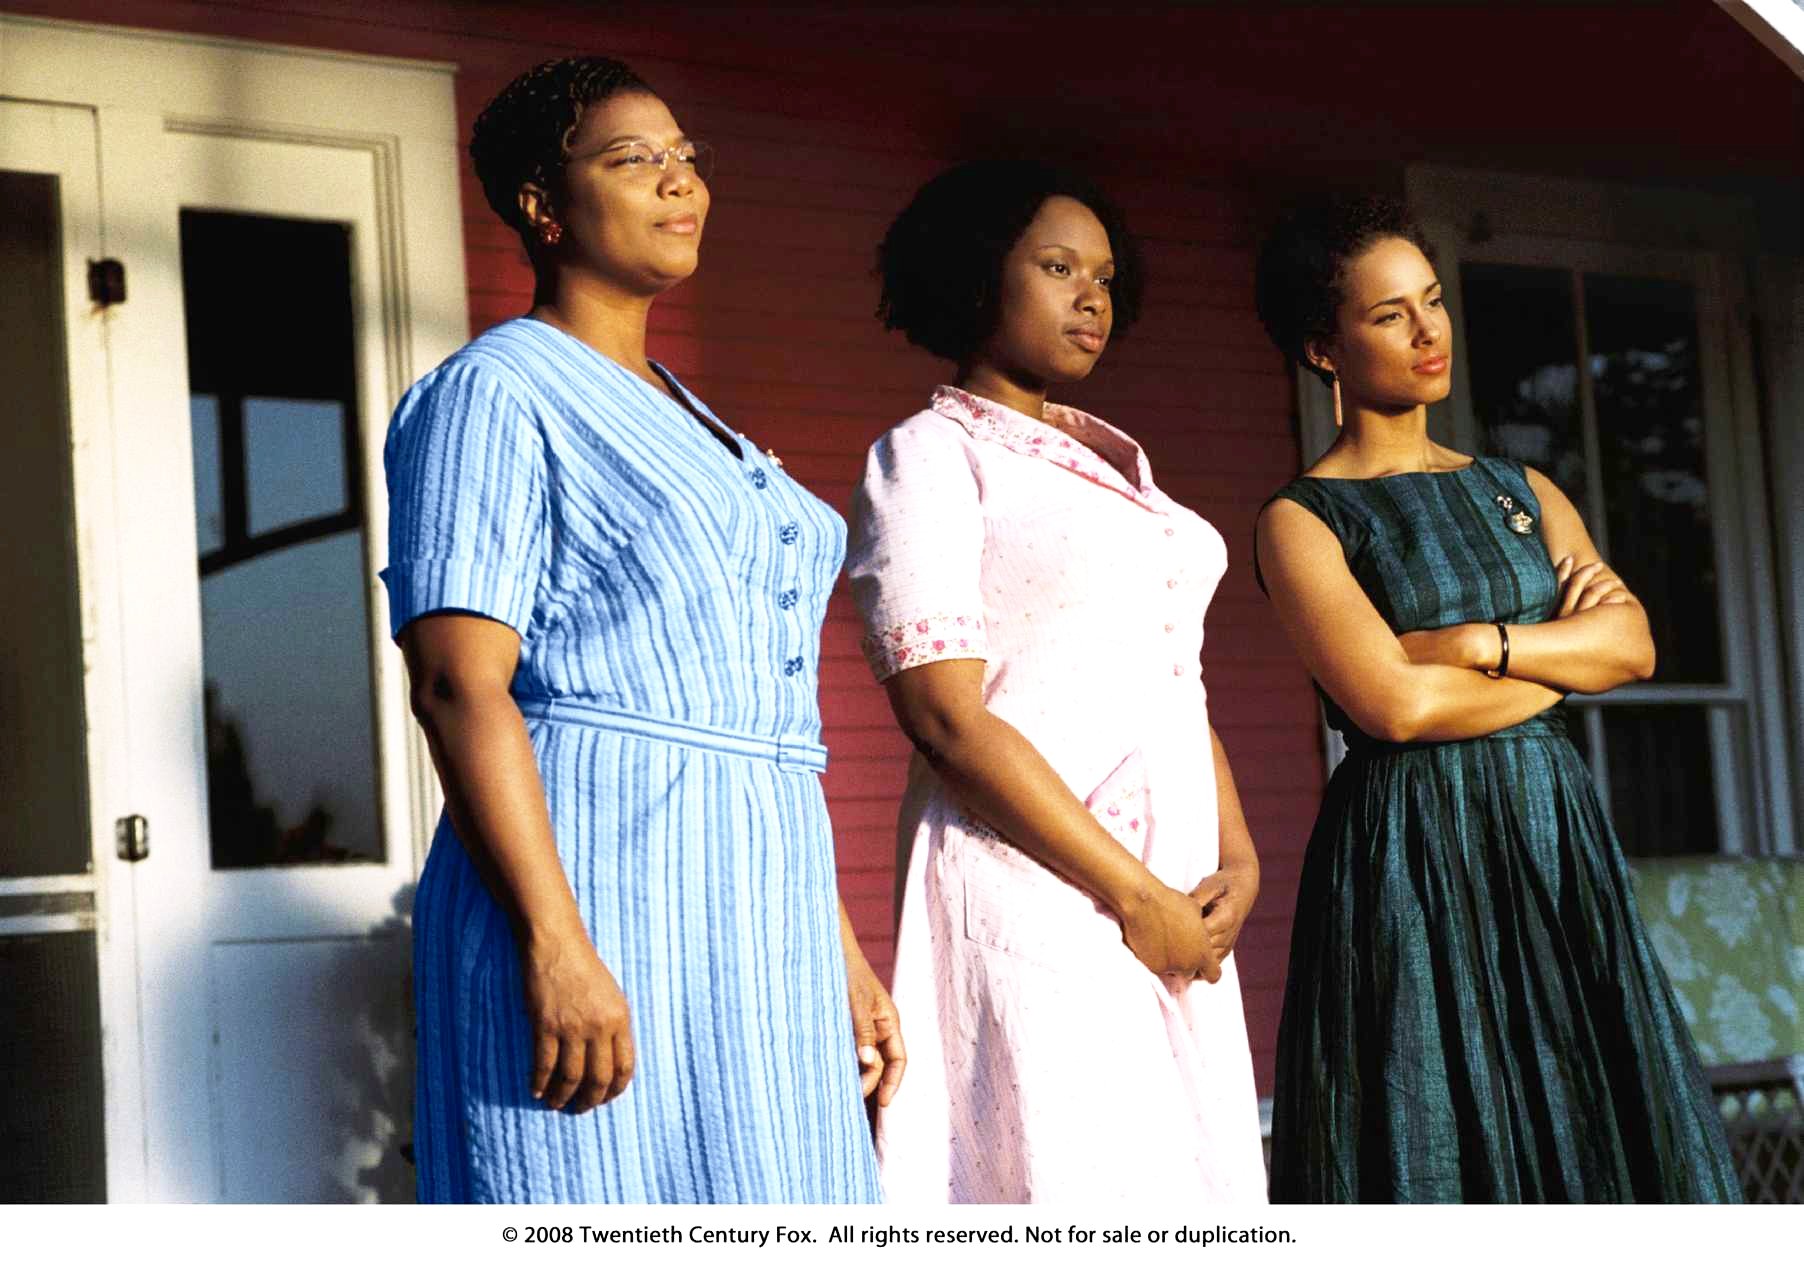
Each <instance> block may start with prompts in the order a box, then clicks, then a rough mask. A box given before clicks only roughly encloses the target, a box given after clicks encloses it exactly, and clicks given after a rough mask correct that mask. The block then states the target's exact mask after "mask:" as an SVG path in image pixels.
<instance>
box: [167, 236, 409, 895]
mask: <svg viewBox="0 0 1804 1280" xmlns="http://www.w3.org/2000/svg"><path fill="white" fill-rule="evenodd" d="M246 262H255V263H257V264H259V266H258V269H259V272H260V278H259V284H260V287H261V289H262V291H263V293H264V295H265V296H268V297H272V298H280V299H281V305H280V306H275V307H270V308H268V309H266V311H265V312H264V313H263V321H262V322H261V323H260V324H259V325H256V326H247V325H245V324H244V321H243V294H242V283H243V280H242V276H243V264H244V263H246ZM350 272H351V263H350V238H349V236H348V234H347V232H346V229H345V228H343V227H340V226H332V225H328V224H322V223H311V222H300V221H292V220H288V219H282V218H267V217H251V216H246V215H242V214H220V213H200V212H195V211H193V210H186V211H184V212H183V214H182V285H183V293H184V302H185V310H186V319H187V327H188V355H189V368H188V379H189V385H190V390H191V393H192V394H193V395H194V396H195V397H196V400H197V402H200V401H202V400H204V401H205V402H206V403H208V404H217V406H218V409H217V413H216V415H214V416H212V417H205V416H197V418H196V427H197V432H198V431H206V430H209V429H211V430H214V431H216V434H217V437H218V443H217V444H216V445H214V446H212V448H213V451H214V452H215V453H216V455H217V457H218V459H219V463H218V466H219V473H220V475H221V477H222V479H221V485H220V491H221V497H220V503H219V507H220V516H221V523H222V526H223V537H222V540H221V542H220V543H219V545H218V546H217V547H216V548H214V549H213V550H212V552H211V554H209V550H208V547H207V544H206V543H205V542H204V541H203V543H202V555H203V562H202V577H201V645H202V659H203V672H204V679H205V698H206V723H207V798H208V816H209V821H210V823H211V831H212V844H213V849H212V858H213V866H214V867H215V868H216V869H225V868H237V867H259V866H269V865H291V864H295V863H317V862H371V861H381V860H382V858H383V850H382V842H381V829H380V823H379V808H378V803H377V772H376V768H377V766H376V750H375V708H374V703H373V700H372V697H371V692H370V690H371V670H370V662H371V654H370V643H371V642H370V634H369V612H368V607H367V585H368V569H367V566H366V563H365V561H366V554H365V548H364V534H363V527H362V517H361V506H360V502H359V499H358V490H359V486H358V483H357V477H356V475H355V473H354V472H353V471H351V470H350V468H349V466H348V465H347V459H348V458H352V457H355V456H357V455H356V441H357V431H358V423H357V419H356V412H355V408H356V394H355V352H354V349H353V346H352V310H351V274H350ZM195 448H196V453H197V457H198V456H199V454H200V453H202V452H203V451H204V449H205V448H206V446H204V445H203V444H202V443H201V442H200V441H198V440H197V442H196V445H195ZM322 517H329V518H332V519H329V520H325V521H322Z"/></svg>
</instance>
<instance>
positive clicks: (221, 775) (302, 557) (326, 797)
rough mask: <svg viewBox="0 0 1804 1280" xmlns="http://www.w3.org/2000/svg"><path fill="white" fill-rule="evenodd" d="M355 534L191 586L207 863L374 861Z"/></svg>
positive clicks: (377, 855)
mask: <svg viewBox="0 0 1804 1280" xmlns="http://www.w3.org/2000/svg"><path fill="white" fill-rule="evenodd" d="M362 583H363V535H362V534H361V533H359V532H350V533H340V534H335V535H333V536H332V537H330V538H319V539H314V540H312V541H308V542H303V543H299V544H297V545H295V546H291V547H285V548H283V549H282V550H280V551H275V552H271V553H269V554H267V555H261V556H256V557H254V558H252V559H249V560H245V561H242V562H241V563H239V564H236V565H233V566H232V567H231V568H229V569H226V570H223V571H221V572H219V573H214V574H209V575H208V576H207V577H206V578H204V579H202V581H201V635H202V646H203V649H204V652H205V661H206V681H207V688H206V698H207V707H206V710H207V786H208V805H209V810H208V811H209V816H210V819H211V822H212V832H213V865H214V866H215V867H222V868H223V867H250V866H262V865H265V864H269V863H296V862H358V861H380V860H381V842H380V838H379V832H378V828H377V817H376V795H375V788H374V786H373V785H372V784H373V780H374V778H375V743H374V742H373V740H372V735H371V718H370V689H369V679H370V677H369V663H368V659H367V656H366V655H367V653H368V649H369V634H368V631H367V630H366V626H367V615H366V613H365V611H364V600H363V589H362Z"/></svg>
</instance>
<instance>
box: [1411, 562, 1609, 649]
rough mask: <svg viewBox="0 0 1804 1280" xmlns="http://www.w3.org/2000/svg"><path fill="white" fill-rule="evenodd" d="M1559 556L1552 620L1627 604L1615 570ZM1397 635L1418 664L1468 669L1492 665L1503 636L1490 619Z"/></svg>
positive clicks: (1596, 563)
mask: <svg viewBox="0 0 1804 1280" xmlns="http://www.w3.org/2000/svg"><path fill="white" fill-rule="evenodd" d="M1574 561H1575V557H1573V556H1570V555H1568V556H1562V557H1561V558H1560V560H1559V562H1558V563H1556V564H1555V565H1554V574H1555V576H1556V577H1557V578H1558V581H1559V593H1560V607H1559V608H1558V609H1557V610H1556V611H1555V612H1554V615H1553V618H1552V619H1549V621H1553V620H1556V619H1559V618H1570V617H1571V616H1572V615H1573V614H1575V613H1582V612H1584V611H1585V610H1586V609H1595V608H1597V607H1598V606H1599V605H1605V604H1627V603H1629V602H1630V601H1632V600H1633V599H1634V597H1633V596H1632V595H1630V594H1629V589H1628V588H1627V587H1626V586H1624V585H1623V582H1622V579H1621V578H1619V577H1617V576H1616V571H1615V570H1614V569H1612V568H1610V566H1609V565H1607V564H1605V563H1604V562H1603V561H1602V560H1592V561H1588V562H1587V563H1585V564H1582V565H1579V564H1575V563H1574ZM1397 639H1398V640H1399V641H1400V642H1401V643H1402V645H1403V652H1404V654H1405V655H1406V656H1407V657H1408V658H1409V660H1410V662H1412V663H1414V664H1415V665H1417V666H1443V667H1463V668H1465V669H1467V670H1470V671H1495V670H1496V669H1497V664H1498V663H1499V662H1500V661H1501V660H1502V652H1501V651H1502V647H1503V641H1502V638H1501V637H1499V636H1498V634H1497V627H1496V625H1495V624H1493V623H1489V622H1457V623H1454V624H1453V625H1452V626H1449V627H1436V628H1434V629H1433V630H1429V631H1406V632H1404V633H1403V634H1402V635H1400V636H1398V637H1397Z"/></svg>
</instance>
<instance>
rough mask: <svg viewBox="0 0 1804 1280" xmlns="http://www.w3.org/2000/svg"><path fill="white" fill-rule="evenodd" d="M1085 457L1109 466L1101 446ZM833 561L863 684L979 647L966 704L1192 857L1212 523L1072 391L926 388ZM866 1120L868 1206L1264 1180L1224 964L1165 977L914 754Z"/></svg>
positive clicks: (1205, 742) (1212, 574)
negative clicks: (886, 1002) (859, 621)
mask: <svg viewBox="0 0 1804 1280" xmlns="http://www.w3.org/2000/svg"><path fill="white" fill-rule="evenodd" d="M1105 459H1106V461H1105ZM852 525H853V529H852V543H851V552H850V555H849V556H848V559H847V569H848V572H849V574H850V577H851V583H852V591H853V596H854V598H855V600H856V601H857V603H858V607H859V610H860V612H861V613H862V614H863V617H864V621H865V640H864V647H865V655H866V657H867V658H868V660H869V661H870V664H871V669H872V670H873V672H874V673H875V674H876V676H877V677H878V679H880V680H882V679H887V678H888V677H889V676H892V675H894V674H895V673H896V672H898V671H903V670H906V669H907V668H909V667H913V666H918V665H920V664H922V663H926V662H935V661H939V660H942V659H947V658H981V659H983V660H984V662H985V664H986V666H985V669H984V684H983V689H984V703H985V705H986V706H987V707H988V708H989V709H990V711H991V712H993V713H994V714H996V715H997V716H999V717H1001V718H1002V719H1004V720H1006V721H1008V722H1009V723H1010V724H1011V725H1013V726H1014V727H1015V728H1016V729H1018V730H1020V732H1021V733H1022V734H1023V735H1025V736H1026V738H1027V739H1028V741H1029V742H1031V743H1033V745H1034V746H1035V747H1036V748H1037V749H1038V750H1039V752H1040V753H1041V755H1043V756H1044V757H1045V758H1046V759H1047V761H1048V762H1049V763H1050V764H1051V765H1052V767H1053V768H1054V769H1055V770H1057V772H1058V774H1059V776H1060V777H1062V778H1063V779H1064V780H1065V782H1066V784H1067V785H1069V786H1070V788H1071V790H1072V791H1073V792H1074V793H1075V794H1076V795H1077V796H1079V797H1080V798H1082V799H1084V800H1085V801H1086V803H1087V804H1088V806H1089V808H1090V811H1091V812H1092V813H1093V814H1095V815H1096V817H1097V818H1098V820H1099V821H1100V822H1101V823H1102V824H1103V826H1104V827H1105V828H1107V829H1108V830H1109V831H1110V833H1112V834H1113V835H1114V836H1115V837H1116V838H1117V839H1118V840H1120V841H1121V843H1122V844H1123V845H1125V846H1126V847H1127V848H1128V849H1130V850H1131V851H1132V852H1133V853H1134V854H1135V855H1137V856H1138V857H1140V858H1141V859H1142V860H1143V861H1144V862H1145V863H1146V864H1147V866H1148V867H1149V868H1150V869H1151V871H1152V872H1153V874H1154V875H1156V876H1158V877H1159V878H1160V879H1161V880H1163V881H1165V882H1166V883H1167V884H1169V885H1171V886H1173V887H1174V888H1177V889H1179V890H1183V891H1188V890H1189V889H1191V888H1192V887H1193V886H1194V885H1195V884H1196V883H1197V881H1199V880H1201V879H1202V878H1203V877H1204V876H1205V875H1207V874H1208V873H1209V872H1211V871H1213V870H1215V869H1216V866H1217V863H1218V857H1219V853H1218V834H1219V833H1218V830H1217V819H1216V800H1215V776H1214V756H1213V754H1212V752H1211V749H1210V740H1209V708H1208V698H1207V695H1206V693H1205V691H1204V688H1203V682H1202V668H1201V665H1200V663H1199V662H1198V654H1199V652H1200V651H1201V649H1202V643H1203V614H1204V611H1205V610H1206V609H1207V607H1208V604H1209V599H1210V597H1211V595H1213V594H1214V591H1215V587H1216V584H1217V583H1218V582H1220V580H1221V576H1222V574H1223V572H1224V571H1225V569H1226V567H1227V550H1226V547H1225V545H1224V544H1223V542H1222V539H1221V535H1220V534H1218V533H1217V532H1216V531H1215V530H1214V528H1212V527H1211V526H1210V525H1209V524H1208V522H1206V521H1205V520H1203V519H1202V518H1201V517H1200V516H1198V515H1196V513H1194V512H1192V511H1190V510H1188V509H1186V508H1184V507H1182V506H1179V505H1178V504H1177V503H1175V502H1173V501H1172V500H1171V499H1170V498H1168V497H1166V496H1165V494H1163V493H1161V492H1160V491H1159V489H1158V488H1157V487H1156V486H1155V485H1154V484H1153V482H1152V475H1151V472H1150V471H1149V469H1148V467H1147V462H1146V455H1145V454H1144V453H1142V452H1141V450H1140V448H1139V446H1138V445H1136V444H1135V443H1134V441H1133V440H1131V439H1129V438H1128V437H1127V436H1125V435H1123V434H1122V433H1121V432H1119V431H1116V430H1115V429H1114V428H1113V427H1111V426H1109V425H1108V424H1107V423H1105V422H1102V421H1101V420H1099V419H1097V418H1094V417H1091V416H1090V415H1089V414H1086V413H1082V412H1080V411H1078V410H1076V409H1071V408H1066V407H1063V406H1059V405H1051V404H1049V405H1047V406H1046V420H1045V421H1043V422H1042V421H1035V420H1034V419H1032V418H1029V417H1026V416H1024V415H1022V414H1020V413H1016V412H1015V411H1013V410H1010V409H1007V408H1004V407H1003V406H1001V405H998V404H995V403H993V402H991V401H988V400H984V399H981V398H979V397H976V396H972V395H969V394H967V393H965V392H962V391H959V390H956V389H955V388H951V387H940V388H939V389H938V390H936V391H935V392H934V394H933V399H932V402H931V406H930V408H929V409H928V410H927V411H925V412H922V413H917V414H915V415H914V416H913V417H911V418H909V419H907V420H906V421H904V422H902V423H901V424H899V425H898V426H896V427H895V428H893V429H892V430H890V431H889V432H888V433H887V434H886V435H884V436H883V438H882V439H880V440H878V441H877V443H876V444H875V445H873V446H872V448H871V452H870V456H869V458H868V460H867V462H866V466H865V474H864V480H863V482H862V484H861V485H860V487H859V490H858V493H857V495H856V496H855V497H854V499H853V521H852ZM898 848H899V852H900V854H901V855H902V856H903V857H905V858H906V859H907V870H906V875H905V881H904V888H903V903H902V917H901V923H900V927H899V929H898V933H897V943H896V972H895V979H894V983H893V988H892V989H893V993H894V996H895V1000H896V1004H897V1007H898V1008H899V1010H900V1012H901V1015H902V1026H903V1034H904V1036H905V1037H906V1038H907V1041H908V1048H909V1062H908V1073H907V1076H906V1078H905V1080H904V1083H903V1086H902V1089H901V1091H900V1093H899V1094H898V1096H897V1098H896V1100H895V1101H894V1102H893V1103H892V1104H891V1105H890V1106H889V1107H888V1108H887V1109H886V1110H885V1111H884V1112H882V1114H881V1115H880V1117H879V1121H878V1132H877V1150H878V1157H879V1160H880V1161H881V1163H882V1168H883V1182H884V1192H885V1195H886V1197H887V1198H888V1199H889V1200H890V1201H891V1202H897V1203H909V1202H914V1203H922V1202H940V1203H944V1202H947V1201H953V1202H975V1203H1009V1202H1027V1201H1084V1202H1086V1203H1090V1204H1096V1203H1101V1202H1107V1201H1127V1202H1136V1203H1141V1204H1144V1203H1146V1202H1147V1201H1149V1200H1157V1201H1183V1202H1188V1203H1191V1204H1199V1203H1205V1202H1241V1203H1254V1202H1263V1201H1264V1199H1265V1167H1264V1161H1263V1157H1262V1154H1261V1148H1260V1136H1259V1120H1258V1102H1257V1098H1256V1096H1255V1092H1254V1086H1253V1068H1252V1057H1251V1053H1250V1051H1249V1049H1248V1046H1247V1033H1246V1019H1245V1016H1244V1014H1243V1012H1242V1009H1241V1002H1240V983H1239V979H1238V978H1237V977H1236V974H1235V969H1234V963H1233V959H1232V958H1230V959H1229V961H1228V964H1227V965H1226V966H1225V968H1224V971H1223V974H1222V979H1221V981H1220V982H1219V983H1215V984H1213V985H1211V984H1208V983H1204V982H1171V983H1167V982H1165V981H1162V980H1161V979H1159V978H1156V977H1155V976H1154V975H1153V974H1151V973H1150V972H1148V971H1147V970H1146V968H1145V967H1144V966H1142V965H1141V964H1140V962H1139V961H1138V960H1136V959H1135V958H1134V955H1133V953H1132V952H1130V951H1129V950H1128V948H1127V946H1126V945H1125V944H1124V943H1123V942H1122V939H1121V931H1120V927H1119V925H1118V924H1117V922H1116V920H1115V918H1114V917H1113V916H1111V915H1109V914H1107V913H1106V912H1104V911H1103V910H1102V908H1101V907H1100V906H1099V905H1098V904H1097V902H1096V900H1095V899H1093V898H1091V897H1090V896H1089V895H1088V894H1086V893H1084V892H1083V891H1082V890H1080V889H1078V888H1076V887H1075V886H1073V885H1072V884H1070V883H1069V882H1067V881H1065V880H1062V879H1060V878H1059V877H1058V876H1056V875H1054V874H1053V873H1052V872H1050V871H1048V870H1047V869H1046V868H1045V867H1043V866H1042V865H1041V864H1040V863H1039V862H1037V861H1036V860H1035V859H1033V858H1032V857H1030V856H1028V855H1027V854H1026V853H1024V852H1022V851H1021V850H1019V849H1017V848H1015V847H1013V846H1012V845H1010V844H1009V843H1008V841H1007V840H1006V839H1005V838H1003V837H1002V836H1001V835H999V834H998V833H997V832H995V831H994V830H992V829H991V828H989V827H987V826H986V825H985V824H984V823H982V822H981V821H979V820H978V819H976V818H975V817H974V816H972V815H968V814H966V813H964V812H962V811H961V809H960V807H959V804H958V802H957V801H956V800H955V799H953V798H952V796H951V795H950V793H949V792H947V790H946V789H945V788H944V787H943V785H942V784H941V782H940V780H939V778H938V776H937V775H936V774H934V773H933V772H932V770H930V769H929V768H927V767H926V766H925V764H924V763H923V762H922V761H921V760H920V758H919V757H916V759H915V760H914V762H913V764H912V766H911V768H910V772H909V783H908V790H907V793H906V795H905V798H904V800H903V806H902V815H901V826H900V832H899V835H898Z"/></svg>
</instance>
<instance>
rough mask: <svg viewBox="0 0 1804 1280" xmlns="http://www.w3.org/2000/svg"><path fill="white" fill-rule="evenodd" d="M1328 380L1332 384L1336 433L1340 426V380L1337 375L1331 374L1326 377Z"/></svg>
mask: <svg viewBox="0 0 1804 1280" xmlns="http://www.w3.org/2000/svg"><path fill="white" fill-rule="evenodd" d="M1328 380H1329V381H1330V382H1332V383H1333V384H1334V428H1335V430H1337V431H1338V430H1340V426H1341V421H1340V378H1339V377H1338V376H1337V375H1335V374H1332V373H1331V374H1329V375H1328Z"/></svg>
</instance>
